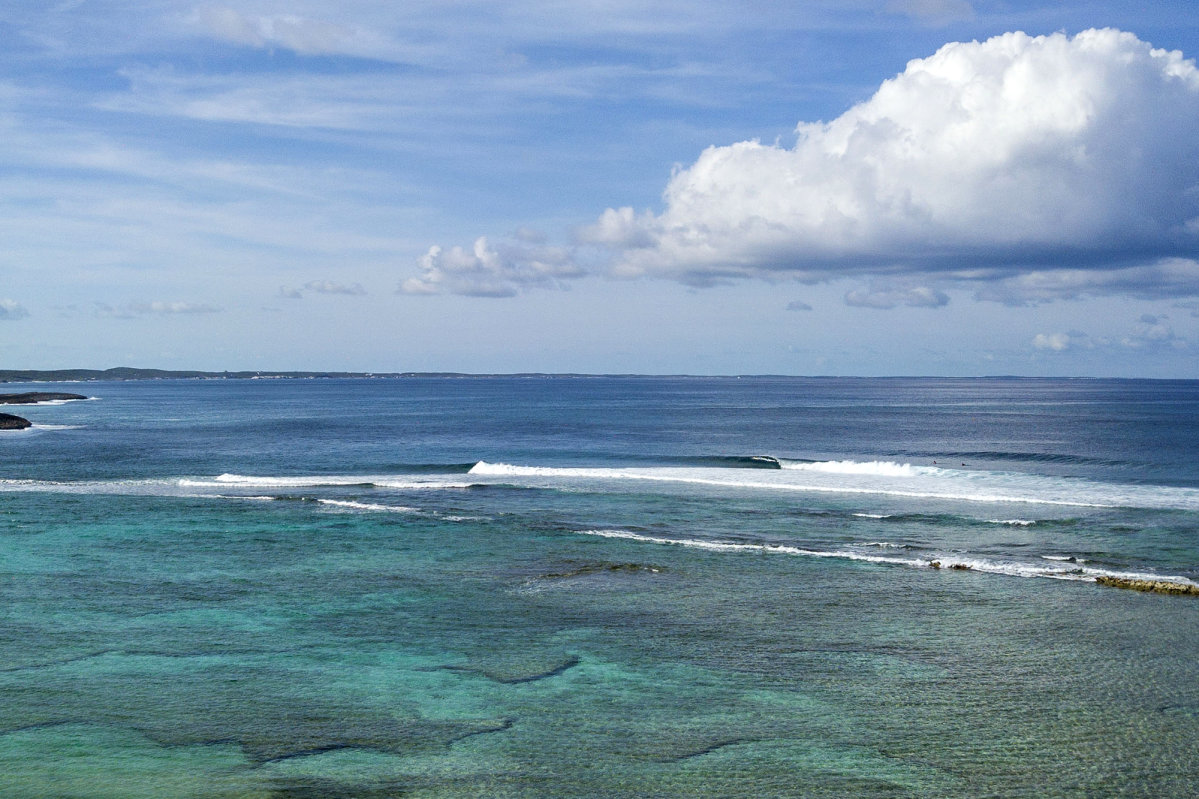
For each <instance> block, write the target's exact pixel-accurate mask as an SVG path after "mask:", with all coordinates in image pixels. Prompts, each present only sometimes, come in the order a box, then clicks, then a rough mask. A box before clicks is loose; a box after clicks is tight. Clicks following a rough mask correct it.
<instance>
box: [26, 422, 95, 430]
mask: <svg viewBox="0 0 1199 799" xmlns="http://www.w3.org/2000/svg"><path fill="white" fill-rule="evenodd" d="M82 427H83V425H81V424H40V423H38V424H34V425H33V429H34V430H79V429H81V428H82Z"/></svg>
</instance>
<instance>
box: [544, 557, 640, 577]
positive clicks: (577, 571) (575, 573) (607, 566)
mask: <svg viewBox="0 0 1199 799" xmlns="http://www.w3.org/2000/svg"><path fill="white" fill-rule="evenodd" d="M660 571H661V569H660V568H658V567H657V566H650V565H647V564H644V563H610V562H607V561H603V562H600V563H584V564H581V565H579V566H576V567H575V568H572V569H570V570H568V571H562V572H549V573H547V574H543V575H541V579H542V580H567V579H570V578H571V577H584V576H586V575H589V574H613V573H621V572H625V573H637V572H651V573H653V574H657V573H658V572H660Z"/></svg>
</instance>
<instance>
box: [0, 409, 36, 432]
mask: <svg viewBox="0 0 1199 799" xmlns="http://www.w3.org/2000/svg"><path fill="white" fill-rule="evenodd" d="M27 427H33V423H32V422H30V421H29V420H28V419H23V418H21V417H20V416H13V415H12V414H11V413H0V430H24V429H25V428H27Z"/></svg>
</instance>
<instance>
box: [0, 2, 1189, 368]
mask: <svg viewBox="0 0 1199 799" xmlns="http://www.w3.org/2000/svg"><path fill="white" fill-rule="evenodd" d="M1132 6H1133V4H1128V3H1124V2H1114V0H1089V1H1086V2H1081V1H1080V2H1071V1H1070V0H1066V2H1047V1H1046V0H1041V1H1040V2H1024V0H1010V1H1008V2H999V1H992V0H881V1H879V2H865V0H840V1H839V2H834V0H814V1H810V0H787V1H786V2H778V1H773V0H772V1H769V2H767V1H761V2H759V1H757V0H746V1H745V2H739V3H728V2H724V1H721V2H717V1H716V0H687V2H677V0H664V1H663V2H659V3H652V4H649V3H642V2H632V0H524V1H523V2H508V1H507V0H492V1H490V2H476V1H474V0H406V1H405V2H403V3H393V2H382V0H374V1H372V2H365V1H362V0H343V2H340V3H327V2H309V1H308V0H288V2H277V1H273V0H227V1H226V2H219V1H218V2H213V3H206V2H186V1H185V0H124V1H123V2H117V1H115V0H64V1H63V2H57V3H55V2H47V3H39V4H31V3H25V2H17V0H0V369H2V368H11V369H56V368H109V367H113V366H135V367H146V368H165V369H205V370H243V369H261V370H338V371H373V372H395V371H456V372H480V373H495V372H586V373H652V374H679V373H687V374H795V375H863V376H871V375H948V376H958V375H961V376H970V375H1000V374H1014V375H1029V376H1043V375H1044V376H1050V375H1052V376H1095V377H1105V376H1117V377H1158V378H1199V70H1197V69H1196V66H1195V62H1194V59H1195V58H1196V57H1197V56H1199V9H1197V8H1196V7H1195V5H1194V3H1193V0H1147V1H1146V2H1143V3H1140V4H1136V7H1135V8H1134V7H1132Z"/></svg>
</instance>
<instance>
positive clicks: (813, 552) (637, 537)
mask: <svg viewBox="0 0 1199 799" xmlns="http://www.w3.org/2000/svg"><path fill="white" fill-rule="evenodd" d="M578 532H579V533H581V534H582V535H593V536H599V537H600V538H624V539H628V540H630V541H640V542H643V543H647V544H667V545H671V546H681V547H691V548H694V549H706V550H709V551H712V552H765V553H768V554H775V555H802V556H805V557H810V558H844V559H846V560H859V561H865V562H867V563H892V564H897V565H903V566H921V565H926V563H927V562H926V561H920V560H916V559H914V558H896V557H888V556H885V555H868V554H865V553H860V552H853V551H851V550H832V551H822V550H818V549H803V548H801V547H795V546H790V545H787V544H745V543H740V542H734V541H710V540H704V539H697V538H661V537H659V536H651V535H643V534H641V533H634V532H631V531H629V530H579V531H578Z"/></svg>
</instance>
